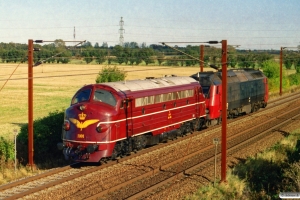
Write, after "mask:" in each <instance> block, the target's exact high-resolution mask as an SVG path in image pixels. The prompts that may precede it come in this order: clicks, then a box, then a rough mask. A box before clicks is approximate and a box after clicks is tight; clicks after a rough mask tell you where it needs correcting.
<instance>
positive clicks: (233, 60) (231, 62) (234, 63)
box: [228, 54, 237, 68]
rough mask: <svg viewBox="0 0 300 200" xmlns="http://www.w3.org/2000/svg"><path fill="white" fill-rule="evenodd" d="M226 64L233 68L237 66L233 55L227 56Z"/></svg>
mask: <svg viewBox="0 0 300 200" xmlns="http://www.w3.org/2000/svg"><path fill="white" fill-rule="evenodd" d="M228 62H229V66H230V67H232V68H235V66H236V64H237V59H236V56H235V55H233V54H229V55H228Z"/></svg>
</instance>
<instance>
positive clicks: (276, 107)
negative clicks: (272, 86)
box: [0, 95, 300, 199]
mask: <svg viewBox="0 0 300 200" xmlns="http://www.w3.org/2000/svg"><path fill="white" fill-rule="evenodd" d="M287 98H289V99H294V100H293V102H292V104H293V105H294V106H295V105H296V103H298V104H299V101H297V100H296V99H297V98H299V97H298V96H296V95H293V96H289V97H283V98H280V99H279V100H277V101H273V102H270V103H269V105H268V109H265V110H262V112H257V113H254V114H252V115H250V116H244V117H242V118H239V119H238V120H229V121H228V122H229V123H228V145H227V146H228V148H229V149H228V153H230V152H231V151H234V150H232V149H234V148H238V146H240V147H239V148H243V147H245V146H246V145H247V144H246V143H245V142H247V141H248V140H250V139H251V140H252V142H254V138H260V137H265V136H263V135H266V133H262V132H263V130H265V131H266V130H268V129H270V128H271V129H274V127H275V125H274V124H280V123H284V122H283V121H286V120H287V119H293V116H292V114H290V115H288V114H282V115H281V114H280V113H283V112H287V108H289V107H290V106H289V104H291V103H288V102H287ZM291 101H292V100H291ZM298 107H300V106H298ZM270 110H271V113H268V112H269V111H270ZM299 111H300V110H297V109H296V110H294V111H291V112H293V113H297V112H298V113H300V112H299ZM272 113H273V114H272ZM270 115H276V116H277V118H276V117H275V118H274V119H271V118H270ZM249 117H250V118H252V120H250V121H251V123H252V124H251V125H250V126H253V127H254V125H253V124H255V123H256V124H259V122H261V121H263V120H267V119H268V121H266V123H264V126H259V127H260V128H256V129H254V128H253V129H252V130H248V132H240V133H237V132H238V131H237V130H238V129H241V128H242V125H243V124H244V121H249ZM272 121H273V122H272ZM281 121H282V122H281ZM241 124H242V125H241ZM249 131H250V132H249ZM253 134H254V135H253ZM259 135H261V136H259ZM215 137H220V127H212V128H209V129H207V130H205V131H202V132H200V134H198V133H197V134H191V135H188V136H186V137H184V138H182V140H177V141H173V142H169V143H167V144H161V145H157V146H154V147H153V148H149V149H145V150H142V151H140V152H138V153H137V154H133V155H132V156H130V157H125V158H122V159H120V160H118V161H114V162H109V163H108V164H105V165H101V166H67V167H64V168H60V169H54V170H50V171H49V172H46V173H44V174H40V175H37V176H34V177H30V178H27V179H23V180H20V181H16V182H13V183H10V184H6V185H3V186H1V187H0V198H1V199H18V198H23V199H26V198H28V199H35V198H36V199H40V198H41V197H44V198H55V197H56V198H55V199H60V196H61V197H62V198H64V199H68V198H69V199H74V196H73V195H74V194H76V197H78V199H82V198H89V199H95V198H105V199H109V198H116V199H124V198H138V197H141V198H143V196H144V195H145V194H149V191H155V190H157V188H159V186H160V185H163V187H165V184H168V183H170V181H171V182H172V180H173V181H174V180H178V178H179V177H180V176H183V177H184V176H189V174H190V173H192V171H193V170H195V169H200V170H201V169H205V168H206V167H207V166H208V165H211V162H212V161H211V160H212V159H213V157H214V148H215V146H214V145H212V142H211V141H212V139H213V138H215ZM208 141H210V142H208ZM248 143H249V141H248ZM242 144H243V145H242ZM174 152H175V153H174ZM81 181H82V182H81ZM74 182H75V184H74ZM146 183H148V184H146ZM83 185H84V186H85V189H82V186H83ZM60 187H62V188H64V189H63V190H59V189H57V188H60ZM68 187H71V188H73V189H68ZM53 191H57V192H53ZM60 191H62V192H60ZM150 193H151V192H150ZM53 195H54V196H53ZM146 196H147V195H146ZM72 197H73V198H72Z"/></svg>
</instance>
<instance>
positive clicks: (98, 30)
mask: <svg viewBox="0 0 300 200" xmlns="http://www.w3.org/2000/svg"><path fill="white" fill-rule="evenodd" d="M121 17H122V19H123V21H124V24H123V29H124V30H123V31H122V32H123V38H124V42H137V43H138V44H142V43H146V45H150V44H158V45H159V44H161V42H166V43H167V42H180V43H178V44H176V43H174V44H173V43H172V44H171V43H170V44H171V45H172V46H173V45H178V46H185V45H200V44H202V43H201V42H207V41H216V40H217V41H222V40H227V44H228V45H240V46H239V49H275V50H279V49H280V47H297V46H298V45H300V2H299V0H81V1H79V0H72V1H70V0H69V1H66V0H51V1H50V0H26V1H22V0H9V1H7V0H0V42H4V43H9V42H13V43H23V44H24V43H28V40H29V39H33V40H44V41H54V40H56V39H62V40H64V41H70V43H71V44H72V43H73V44H75V42H73V41H74V40H75V41H83V40H86V41H89V42H91V43H92V45H94V44H95V43H96V42H98V43H99V45H100V46H101V45H102V43H103V42H106V43H107V44H108V45H109V46H115V45H116V44H119V42H120V29H121V27H120V20H121ZM74 27H75V38H74ZM181 42H185V43H181ZM198 42H199V43H198ZM167 44H168V43H167ZM204 44H205V43H204Z"/></svg>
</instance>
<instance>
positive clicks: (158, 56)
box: [156, 52, 165, 66]
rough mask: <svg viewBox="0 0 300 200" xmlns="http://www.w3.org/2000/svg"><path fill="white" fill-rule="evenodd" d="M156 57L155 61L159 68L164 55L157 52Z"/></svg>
mask: <svg viewBox="0 0 300 200" xmlns="http://www.w3.org/2000/svg"><path fill="white" fill-rule="evenodd" d="M156 56H157V61H158V65H159V66H160V65H161V64H162V63H163V62H164V59H165V55H164V53H163V52H162V53H161V52H158V53H157V54H156Z"/></svg>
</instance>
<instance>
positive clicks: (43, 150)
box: [17, 111, 64, 165]
mask: <svg viewBox="0 0 300 200" xmlns="http://www.w3.org/2000/svg"><path fill="white" fill-rule="evenodd" d="M63 121H64V112H63V111H61V112H58V111H55V112H51V113H49V116H46V117H44V118H40V119H37V120H35V121H34V123H33V132H34V133H33V145H34V146H33V147H34V162H35V163H37V164H43V163H48V164H49V163H51V162H52V164H54V165H55V164H57V161H58V160H60V159H61V158H62V157H63V156H62V152H61V151H59V150H58V149H57V145H56V144H57V143H58V142H61V133H62V124H63ZM17 157H18V159H19V161H20V162H21V163H22V164H27V163H28V124H25V125H23V126H22V127H21V131H20V134H19V135H18V136H17Z"/></svg>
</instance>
